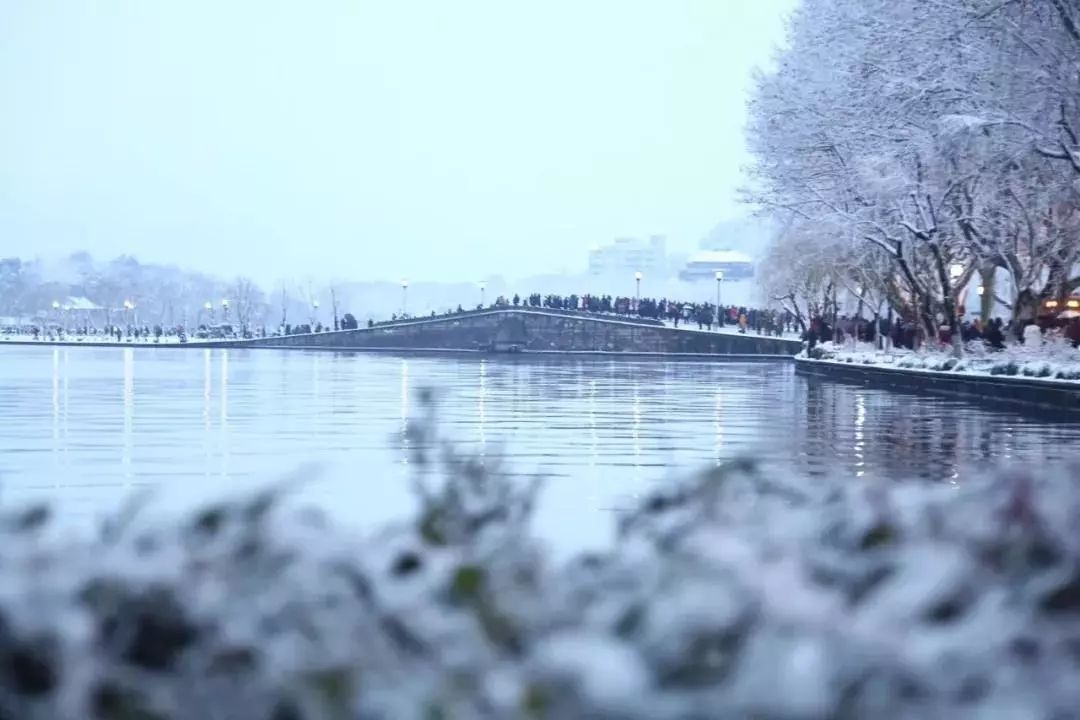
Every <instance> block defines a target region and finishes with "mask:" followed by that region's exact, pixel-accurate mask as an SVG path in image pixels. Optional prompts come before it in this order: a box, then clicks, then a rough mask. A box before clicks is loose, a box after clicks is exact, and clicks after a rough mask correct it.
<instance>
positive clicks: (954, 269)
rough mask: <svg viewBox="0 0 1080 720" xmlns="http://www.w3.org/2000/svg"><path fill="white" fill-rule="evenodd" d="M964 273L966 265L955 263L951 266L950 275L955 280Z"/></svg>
mask: <svg viewBox="0 0 1080 720" xmlns="http://www.w3.org/2000/svg"><path fill="white" fill-rule="evenodd" d="M963 274H964V266H963V265H961V264H960V263H953V264H952V265H951V266H949V277H951V278H952V279H953V280H955V279H956V278H958V277H960V276H961V275H963Z"/></svg>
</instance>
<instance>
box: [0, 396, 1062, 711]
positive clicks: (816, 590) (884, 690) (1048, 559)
mask: <svg viewBox="0 0 1080 720" xmlns="http://www.w3.org/2000/svg"><path fill="white" fill-rule="evenodd" d="M409 437H410V443H411V446H412V447H413V448H414V451H415V454H414V464H416V465H417V466H418V476H417V477H418V479H417V483H418V492H419V494H420V503H419V506H418V512H417V513H416V516H415V517H413V518H412V519H410V520H408V521H406V522H403V523H401V524H399V525H394V526H391V527H387V528H385V529H384V530H383V531H381V532H379V533H377V534H375V535H372V536H370V537H364V538H358V537H354V536H353V535H351V534H350V533H348V532H344V531H342V530H340V529H335V528H333V527H331V526H330V525H329V524H328V523H327V522H326V521H325V520H323V519H321V518H320V517H319V516H318V515H316V514H312V513H310V512H303V511H300V510H298V509H296V508H295V507H294V506H293V504H291V503H284V502H282V501H281V497H282V494H283V491H284V488H283V487H281V486H278V487H274V488H271V489H268V490H267V491H265V492H263V493H261V494H258V495H255V496H253V497H249V498H244V499H240V500H232V501H223V502H220V503H217V504H213V505H210V506H207V507H206V508H204V509H202V510H201V511H199V512H198V513H196V514H194V515H193V516H191V517H187V518H183V519H179V520H178V521H177V522H176V523H175V524H174V525H171V526H168V527H162V526H160V524H150V523H148V522H147V521H146V520H145V519H144V518H143V517H142V516H141V515H140V514H138V513H136V514H130V513H129V514H125V515H124V516H123V517H122V518H121V521H118V522H114V523H112V524H110V526H109V528H108V532H107V533H104V534H103V535H102V537H100V538H96V539H93V540H86V541H81V542H62V541H60V540H58V539H56V534H55V533H51V532H49V527H48V516H47V514H46V513H45V512H43V511H41V510H30V511H25V512H22V513H12V514H9V515H8V516H7V517H6V518H5V519H4V520H3V525H2V530H0V532H2V534H3V543H2V545H0V568H2V572H3V574H4V575H3V582H2V583H0V717H2V718H17V719H18V720H23V719H24V718H25V719H30V720H32V719H34V718H50V719H53V718H58V719H61V720H67V719H69V718H70V719H72V720H76V719H77V720H85V719H95V718H103V719H104V718H108V719H111V720H119V719H121V718H123V719H130V718H140V719H145V720H153V719H156V718H159V719H162V720H166V719H174V718H184V719H188V718H190V719H191V720H195V719H199V720H202V719H203V718H209V719H214V718H258V719H263V718H265V719H266V720H295V719H327V720H337V719H338V718H349V719H351V720H359V719H364V720H373V719H376V718H378V719H383V718H385V719H388V720H390V719H394V720H396V719H397V718H406V719H408V718H422V719H425V720H426V719H428V718H442V719H446V720H452V719H455V718H465V719H471V718H631V719H634V718H641V719H645V718H649V719H652V718H660V719H664V718H671V719H672V720H674V719H676V718H679V719H683V718H686V719H694V718H702V719H704V718H763V719H776V720H780V719H785V720H787V719H795V718H805V719H807V720H809V719H812V718H871V717H872V718H920V720H922V719H926V718H958V717H975V716H977V717H1001V718H1009V719H1012V718H1047V719H1051V718H1053V719H1057V718H1068V717H1075V716H1076V708H1077V707H1080V702H1078V701H1080V684H1078V683H1076V682H1075V681H1074V677H1075V673H1076V671H1077V665H1078V663H1080V623H1078V620H1080V539H1078V538H1077V536H1076V533H1075V532H1074V528H1075V527H1076V526H1077V520H1078V519H1080V491H1078V490H1077V487H1076V483H1075V482H1074V478H1075V477H1076V475H1077V471H1078V470H1080V468H1076V467H1074V468H1064V469H1061V470H1060V472H1052V473H1049V472H1048V473H1044V474H1040V476H1038V477H1032V476H1028V475H1023V474H1016V473H1003V474H999V475H997V476H993V477H989V476H988V477H986V478H983V479H980V480H978V481H975V482H972V483H970V484H969V485H967V486H964V487H959V488H957V487H954V486H927V485H923V484H907V485H905V484H889V485H880V484H875V485H871V486H867V485H865V484H858V485H856V484H853V483H851V482H850V481H842V480H840V479H837V480H835V481H831V480H824V481H823V480H820V479H814V480H809V479H804V480H799V479H797V478H783V477H776V476H775V475H774V474H770V473H767V472H765V471H763V470H761V469H760V468H758V467H756V466H755V465H754V464H752V463H749V462H737V463H732V464H729V465H726V466H723V467H720V468H717V469H714V470H712V471H710V472H708V473H705V474H703V475H701V476H699V477H696V478H693V479H691V480H688V481H687V482H684V483H677V484H673V485H670V486H668V487H665V488H663V489H661V490H658V491H656V492H655V493H653V494H651V495H649V496H648V497H646V498H644V499H643V500H642V501H641V503H640V505H639V506H638V507H637V508H636V509H635V510H634V511H633V512H630V513H628V514H627V515H625V516H624V517H623V518H622V519H621V520H620V521H619V535H618V540H617V542H616V544H615V546H614V547H613V548H611V549H610V550H609V551H607V552H605V553H602V554H591V555H587V556H583V557H580V558H578V559H576V560H574V561H572V562H570V563H568V564H566V565H559V566H557V565H555V564H553V563H551V562H548V561H547V560H546V556H545V553H544V547H543V544H542V542H541V541H540V540H538V539H536V538H535V537H534V536H533V535H532V534H531V533H530V530H529V519H530V516H531V514H532V510H533V507H534V505H535V501H536V499H537V487H538V486H537V485H536V484H534V483H529V484H525V485H524V486H522V484H521V483H520V482H519V481H515V480H511V479H510V478H509V477H508V476H507V475H506V474H504V473H501V472H499V471H498V469H497V468H496V469H492V468H491V466H490V465H485V464H483V463H481V462H479V461H478V460H476V459H470V458H465V457H462V456H460V455H459V454H457V453H455V452H453V450H452V449H450V448H449V447H448V446H447V445H446V444H445V443H443V442H441V441H440V440H439V439H438V438H437V437H436V435H435V434H434V425H433V424H432V423H431V422H430V420H429V418H428V417H425V418H423V419H421V421H420V422H418V423H417V424H416V425H415V426H414V427H413V428H411V429H410V431H409Z"/></svg>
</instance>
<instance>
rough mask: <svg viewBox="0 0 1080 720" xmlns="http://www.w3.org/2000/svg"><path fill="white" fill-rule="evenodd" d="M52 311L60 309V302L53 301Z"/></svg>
mask: <svg viewBox="0 0 1080 720" xmlns="http://www.w3.org/2000/svg"><path fill="white" fill-rule="evenodd" d="M52 309H53V310H59V309H60V301H59V300H53V301H52Z"/></svg>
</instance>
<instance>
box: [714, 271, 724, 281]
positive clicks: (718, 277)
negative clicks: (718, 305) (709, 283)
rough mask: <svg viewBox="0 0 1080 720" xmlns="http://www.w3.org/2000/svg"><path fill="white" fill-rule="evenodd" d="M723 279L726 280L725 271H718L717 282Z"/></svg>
mask: <svg viewBox="0 0 1080 720" xmlns="http://www.w3.org/2000/svg"><path fill="white" fill-rule="evenodd" d="M723 279H724V271H723V270H717V271H716V282H720V281H721V280H723Z"/></svg>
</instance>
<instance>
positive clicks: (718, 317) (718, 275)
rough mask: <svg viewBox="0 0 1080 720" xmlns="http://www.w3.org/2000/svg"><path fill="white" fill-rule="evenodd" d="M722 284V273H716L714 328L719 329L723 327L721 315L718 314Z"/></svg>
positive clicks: (719, 271) (721, 271)
mask: <svg viewBox="0 0 1080 720" xmlns="http://www.w3.org/2000/svg"><path fill="white" fill-rule="evenodd" d="M723 283H724V271H723V270H717V271H716V327H717V328H720V327H723V325H724V318H723V315H721V313H720V286H721V285H723Z"/></svg>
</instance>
